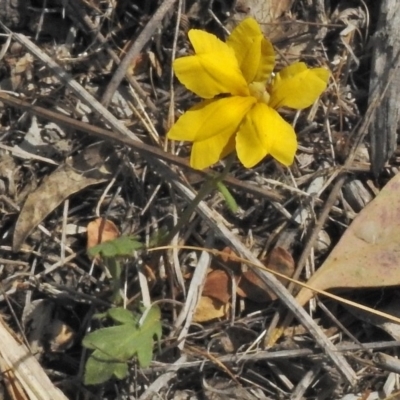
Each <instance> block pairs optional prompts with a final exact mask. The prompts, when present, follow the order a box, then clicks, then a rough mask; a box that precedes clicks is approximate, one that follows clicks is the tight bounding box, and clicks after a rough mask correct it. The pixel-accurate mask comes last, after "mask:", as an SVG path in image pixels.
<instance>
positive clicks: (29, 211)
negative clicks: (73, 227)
mask: <svg viewBox="0 0 400 400" xmlns="http://www.w3.org/2000/svg"><path fill="white" fill-rule="evenodd" d="M105 180H106V179H104V178H90V177H86V176H85V175H83V174H82V173H81V172H79V171H76V170H75V169H74V168H72V167H70V166H69V165H67V164H64V165H62V166H61V167H59V168H58V169H56V170H55V171H54V172H53V173H52V174H51V175H49V176H48V177H47V178H46V179H44V180H43V182H42V184H41V185H40V186H39V187H38V188H37V189H36V190H35V191H34V192H32V193H30V194H29V195H28V197H27V199H26V201H25V204H24V206H23V207H22V209H21V212H20V214H19V217H18V220H17V224H16V226H15V230H14V237H13V251H18V250H19V249H20V248H21V246H22V244H23V242H24V241H25V239H26V238H27V237H28V236H29V235H30V233H31V232H32V231H33V230H34V229H35V228H36V227H37V226H38V225H39V224H40V223H41V222H42V221H43V220H44V219H45V218H46V217H47V216H48V215H49V214H50V213H51V212H52V211H53V210H54V209H55V208H56V207H58V206H59V205H60V204H61V203H62V202H63V201H64V200H65V199H67V198H68V197H69V196H71V195H72V194H74V193H77V192H79V191H81V190H82V189H85V188H87V187H88V186H91V185H96V184H98V183H100V182H104V181H105Z"/></svg>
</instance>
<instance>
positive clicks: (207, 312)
mask: <svg viewBox="0 0 400 400" xmlns="http://www.w3.org/2000/svg"><path fill="white" fill-rule="evenodd" d="M229 309H230V303H222V302H221V301H219V300H216V299H213V298H211V297H208V296H201V298H200V301H199V304H198V305H197V308H196V311H195V313H194V315H193V322H207V321H211V320H212V319H215V318H223V317H225V316H226V315H227V314H228V312H229Z"/></svg>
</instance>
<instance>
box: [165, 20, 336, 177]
mask: <svg viewBox="0 0 400 400" xmlns="http://www.w3.org/2000/svg"><path fill="white" fill-rule="evenodd" d="M189 39H190V42H191V43H192V46H193V48H194V50H195V55H193V56H186V57H182V58H179V59H177V60H175V61H174V64H173V68H174V71H175V74H176V76H177V78H178V79H179V81H180V82H181V83H183V85H185V86H186V88H187V89H189V90H190V91H192V92H194V93H195V94H197V95H198V96H200V97H201V98H203V99H205V100H204V101H202V102H200V103H199V104H197V105H195V106H194V107H192V108H190V109H189V110H188V111H186V113H185V114H183V115H182V116H181V117H180V118H179V119H178V121H177V122H176V124H175V125H174V126H173V127H172V128H171V130H170V131H169V132H168V135H167V137H168V138H169V139H173V140H180V141H190V142H193V147H192V153H191V157H190V165H191V166H192V167H193V168H196V169H203V168H207V167H209V166H210V165H212V164H214V163H216V162H217V161H218V160H220V159H222V158H224V157H225V156H227V155H228V154H230V153H231V152H233V151H234V150H235V149H236V152H237V155H238V158H239V160H240V161H241V162H242V164H243V165H244V166H245V167H247V168H251V167H253V166H254V165H256V164H257V163H258V162H260V161H261V160H262V159H263V158H264V157H265V156H266V155H267V154H270V155H272V156H273V157H274V158H276V159H277V160H278V161H279V162H281V163H282V164H284V165H290V164H291V163H292V162H293V159H294V155H295V153H296V149H297V139H296V134H295V132H294V129H293V128H292V126H291V125H290V124H289V123H287V122H286V121H285V120H284V119H283V118H282V117H281V116H280V115H279V114H278V112H277V111H276V110H277V109H278V108H280V107H290V108H294V109H302V108H306V107H309V106H310V105H311V104H313V103H314V101H315V100H316V99H317V98H318V96H319V95H320V94H321V93H322V92H323V91H324V90H325V88H326V85H327V82H328V79H329V72H328V71H327V70H326V69H324V68H314V69H308V68H307V66H306V65H305V64H304V63H302V62H297V63H294V64H292V65H290V66H288V67H286V68H283V69H282V70H281V71H280V72H279V73H277V74H276V75H275V76H274V77H272V76H271V74H272V71H273V68H274V64H275V53H274V49H273V47H272V44H271V43H270V41H269V40H267V39H266V38H264V36H263V34H262V32H261V29H260V27H259V25H258V23H257V22H256V21H255V20H254V19H252V18H247V19H245V20H244V21H243V22H241V23H240V24H239V25H238V26H237V27H236V28H235V29H234V30H233V32H232V33H231V35H230V36H229V37H228V39H227V41H226V43H224V42H222V41H221V40H219V39H218V38H217V37H216V36H214V35H212V34H210V33H207V32H204V31H200V30H196V29H192V30H190V31H189Z"/></svg>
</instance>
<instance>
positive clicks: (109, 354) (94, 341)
mask: <svg viewBox="0 0 400 400" xmlns="http://www.w3.org/2000/svg"><path fill="white" fill-rule="evenodd" d="M141 248H143V245H142V244H141V243H140V242H138V241H137V240H136V239H135V238H134V237H129V236H121V237H119V238H117V239H114V240H110V241H107V242H104V243H101V244H99V245H97V246H95V247H92V248H91V249H89V250H88V253H89V255H90V256H93V257H94V256H101V258H102V260H103V262H104V265H105V266H106V267H107V268H108V270H109V272H110V274H111V278H112V281H113V301H114V303H118V301H119V300H120V297H119V290H120V280H121V271H122V268H121V264H120V262H121V261H120V258H121V257H130V256H132V254H133V252H134V251H136V250H139V249H141ZM96 318H97V319H111V321H112V322H113V325H112V326H109V327H105V328H101V329H98V330H96V331H94V332H92V333H89V334H87V335H86V336H85V338H84V339H83V341H82V344H83V346H84V347H86V348H87V349H90V350H94V351H93V353H92V354H91V355H90V356H89V358H88V360H87V362H86V366H85V376H84V382H85V384H86V385H96V384H101V383H104V382H106V381H107V380H109V379H111V378H112V377H113V376H115V377H116V378H118V379H123V378H125V377H126V375H127V373H128V367H129V362H131V361H132V360H133V359H134V358H135V359H136V360H137V362H138V364H139V366H140V367H147V366H148V365H149V364H150V362H151V359H152V356H153V345H154V339H155V338H156V339H157V340H159V339H160V338H161V311H160V309H159V308H158V307H157V306H154V305H153V306H152V307H150V308H148V309H145V308H140V309H139V310H138V311H137V312H132V311H130V310H127V309H124V308H121V307H117V308H110V309H109V310H108V311H107V312H105V313H103V314H98V315H97V316H96Z"/></svg>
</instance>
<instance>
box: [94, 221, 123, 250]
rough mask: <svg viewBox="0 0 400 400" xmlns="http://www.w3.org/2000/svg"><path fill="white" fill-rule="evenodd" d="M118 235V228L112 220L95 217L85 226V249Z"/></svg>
mask: <svg viewBox="0 0 400 400" xmlns="http://www.w3.org/2000/svg"><path fill="white" fill-rule="evenodd" d="M119 235H120V233H119V230H118V228H117V227H116V226H115V224H114V222H112V221H110V220H108V219H104V218H96V219H95V220H94V221H91V222H89V223H88V226H87V249H90V248H92V247H94V246H97V245H98V244H100V243H103V242H107V241H108V240H114V239H116V238H117V237H118V236H119Z"/></svg>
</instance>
